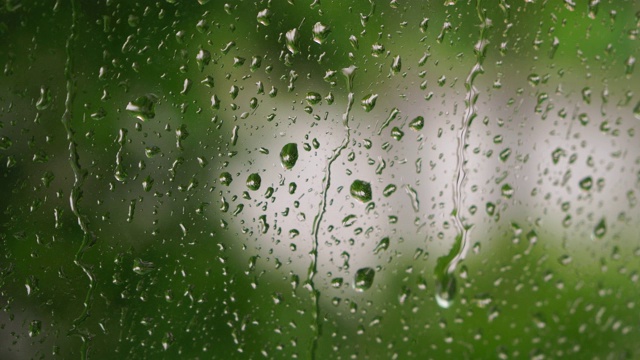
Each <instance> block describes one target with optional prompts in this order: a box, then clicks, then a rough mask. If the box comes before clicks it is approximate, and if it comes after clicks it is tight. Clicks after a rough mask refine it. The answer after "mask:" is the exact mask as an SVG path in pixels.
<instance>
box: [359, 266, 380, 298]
mask: <svg viewBox="0 0 640 360" xmlns="http://www.w3.org/2000/svg"><path fill="white" fill-rule="evenodd" d="M375 275H376V272H375V270H373V269H372V268H370V267H365V268H362V269H358V271H356V276H355V280H354V282H353V288H354V289H355V290H356V291H357V292H363V291H365V290H369V288H371V285H373V278H374V277H375Z"/></svg>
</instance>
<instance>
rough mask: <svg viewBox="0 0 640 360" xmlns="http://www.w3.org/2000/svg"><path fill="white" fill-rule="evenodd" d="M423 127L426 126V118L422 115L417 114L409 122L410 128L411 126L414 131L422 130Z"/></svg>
mask: <svg viewBox="0 0 640 360" xmlns="http://www.w3.org/2000/svg"><path fill="white" fill-rule="evenodd" d="M423 127H424V118H423V117H422V116H416V117H415V118H414V119H413V120H411V122H410V123H409V128H411V129H412V130H414V131H420V130H422V128H423Z"/></svg>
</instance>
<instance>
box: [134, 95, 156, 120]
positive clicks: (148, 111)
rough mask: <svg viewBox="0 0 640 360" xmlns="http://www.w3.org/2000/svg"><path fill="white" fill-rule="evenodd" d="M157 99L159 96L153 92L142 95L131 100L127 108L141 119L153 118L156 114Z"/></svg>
mask: <svg viewBox="0 0 640 360" xmlns="http://www.w3.org/2000/svg"><path fill="white" fill-rule="evenodd" d="M157 99H158V97H157V96H156V95H153V94H147V95H143V96H140V97H139V98H137V99H135V100H133V101H130V102H129V103H128V104H127V107H126V110H127V111H129V112H130V113H131V114H132V115H133V116H135V117H136V118H138V119H139V120H140V121H147V120H149V119H153V118H154V117H155V116H156V113H155V111H154V107H155V102H156V100H157Z"/></svg>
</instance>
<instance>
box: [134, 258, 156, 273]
mask: <svg viewBox="0 0 640 360" xmlns="http://www.w3.org/2000/svg"><path fill="white" fill-rule="evenodd" d="M155 268H156V266H155V264H154V263H152V262H151V261H144V260H142V259H134V260H133V272H135V273H136V274H138V275H146V274H148V273H150V272H152V271H153V270H155Z"/></svg>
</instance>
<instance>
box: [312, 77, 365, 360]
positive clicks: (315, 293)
mask: <svg viewBox="0 0 640 360" xmlns="http://www.w3.org/2000/svg"><path fill="white" fill-rule="evenodd" d="M350 71H351V72H350V73H349V74H347V73H346V72H345V75H347V81H348V88H349V95H348V99H347V110H346V111H345V113H344V114H343V115H342V124H343V125H344V128H345V132H346V135H345V137H344V139H342V143H341V144H340V146H338V147H337V148H335V149H333V152H332V155H331V157H330V158H329V160H328V161H327V165H326V167H325V170H324V177H323V178H322V183H323V185H322V194H321V199H320V205H319V206H318V213H317V214H316V216H315V218H314V219H313V228H312V231H311V235H312V236H313V244H312V247H311V252H310V253H309V255H311V263H310V264H309V271H308V274H307V286H308V288H309V290H310V291H311V298H312V301H313V305H314V308H313V320H314V326H315V334H314V337H313V342H312V344H311V354H310V358H311V359H312V360H315V359H316V352H317V350H318V340H319V338H320V336H321V335H322V320H321V319H320V291H319V290H318V289H316V286H315V283H314V281H313V278H314V276H315V275H316V273H317V272H318V243H319V240H318V236H319V232H320V224H321V223H322V218H323V217H324V214H325V212H326V210H327V192H328V191H329V187H330V186H331V165H333V163H334V162H335V161H336V160H337V159H338V157H340V154H341V153H342V151H343V150H344V149H346V148H347V145H348V144H349V141H351V129H350V128H349V116H350V113H351V108H352V106H353V101H354V95H353V92H351V86H352V83H351V81H352V78H353V76H352V75H353V71H355V67H353V68H351V70H350Z"/></svg>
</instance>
